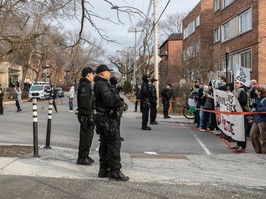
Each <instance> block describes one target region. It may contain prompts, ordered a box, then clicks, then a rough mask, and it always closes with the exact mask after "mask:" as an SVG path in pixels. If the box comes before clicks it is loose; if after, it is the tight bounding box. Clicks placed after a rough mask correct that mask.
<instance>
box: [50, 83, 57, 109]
mask: <svg viewBox="0 0 266 199" xmlns="http://www.w3.org/2000/svg"><path fill="white" fill-rule="evenodd" d="M56 95H57V92H56V90H55V88H54V86H53V85H52V86H51V90H50V99H52V100H53V106H54V109H55V112H56V113H57V107H56V103H55V100H56V97H57V96H56Z"/></svg>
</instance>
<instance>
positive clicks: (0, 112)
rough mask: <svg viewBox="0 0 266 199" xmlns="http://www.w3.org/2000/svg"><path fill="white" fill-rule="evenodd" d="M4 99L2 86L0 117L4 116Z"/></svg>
mask: <svg viewBox="0 0 266 199" xmlns="http://www.w3.org/2000/svg"><path fill="white" fill-rule="evenodd" d="M3 99H4V91H3V89H2V85H1V84H0V115H3V114H4V108H3Z"/></svg>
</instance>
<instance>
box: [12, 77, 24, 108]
mask: <svg viewBox="0 0 266 199" xmlns="http://www.w3.org/2000/svg"><path fill="white" fill-rule="evenodd" d="M14 90H15V94H16V96H15V99H16V107H17V112H20V111H22V110H21V106H20V105H21V95H22V91H21V88H20V85H19V82H18V81H17V82H16V85H15V88H14Z"/></svg>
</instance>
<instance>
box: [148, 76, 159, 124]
mask: <svg viewBox="0 0 266 199" xmlns="http://www.w3.org/2000/svg"><path fill="white" fill-rule="evenodd" d="M156 81H157V79H155V78H152V79H151V84H150V89H151V98H150V104H151V112H150V124H153V125H156V124H158V122H157V121H156V116H157V92H156V88H155V85H154V82H156Z"/></svg>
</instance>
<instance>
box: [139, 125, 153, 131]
mask: <svg viewBox="0 0 266 199" xmlns="http://www.w3.org/2000/svg"><path fill="white" fill-rule="evenodd" d="M141 130H148V131H150V130H151V127H149V126H143V127H141Z"/></svg>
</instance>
